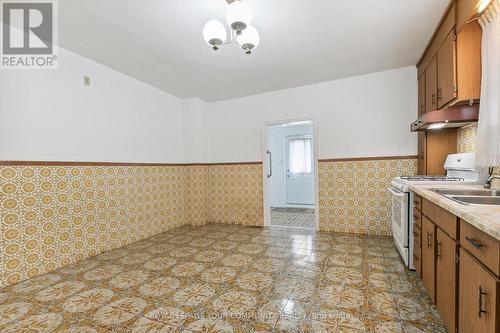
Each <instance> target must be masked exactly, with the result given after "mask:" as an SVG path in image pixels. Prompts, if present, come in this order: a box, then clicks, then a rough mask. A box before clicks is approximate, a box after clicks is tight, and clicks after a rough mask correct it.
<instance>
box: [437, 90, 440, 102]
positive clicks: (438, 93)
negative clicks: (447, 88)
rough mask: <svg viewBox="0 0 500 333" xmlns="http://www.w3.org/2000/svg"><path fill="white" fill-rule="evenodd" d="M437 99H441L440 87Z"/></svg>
mask: <svg viewBox="0 0 500 333" xmlns="http://www.w3.org/2000/svg"><path fill="white" fill-rule="evenodd" d="M437 100H438V101H440V100H441V89H440V88H438V93H437Z"/></svg>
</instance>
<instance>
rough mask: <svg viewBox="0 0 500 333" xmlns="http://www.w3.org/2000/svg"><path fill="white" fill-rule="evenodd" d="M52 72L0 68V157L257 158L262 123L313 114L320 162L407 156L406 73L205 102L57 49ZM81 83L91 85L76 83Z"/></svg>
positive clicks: (412, 141) (412, 150)
mask: <svg viewBox="0 0 500 333" xmlns="http://www.w3.org/2000/svg"><path fill="white" fill-rule="evenodd" d="M59 59H60V63H59V64H60V67H59V69H58V70H50V71H45V70H24V71H8V70H2V71H0V160H50V161H52V160H54V161H98V162H105V161H110V162H231V161H236V162H237V161H260V160H262V137H263V125H264V123H265V122H267V121H275V120H288V119H295V118H302V117H315V118H316V119H317V123H318V137H317V144H318V147H319V157H320V158H339V157H363V156H390V155H414V154H416V151H417V148H416V144H417V143H416V137H415V135H414V134H411V133H410V132H409V124H410V123H411V122H412V121H413V120H414V118H415V115H416V113H417V112H416V105H417V80H416V69H415V68H414V67H406V68H401V69H397V70H390V71H386V72H379V73H374V74H368V75H363V76H358V77H352V78H348V79H342V80H337V81H331V82H327V83H321V84H315V85H310V86H304V87H300V88H293V89H287V90H281V91H276V92H271V93H265V94H259V95H255V96H250V97H245V98H240V99H234V100H227V101H223V102H214V103H206V102H204V101H202V100H200V99H196V98H193V99H187V100H181V99H178V98H176V97H174V96H171V95H169V94H167V93H165V92H163V91H160V90H158V89H156V88H154V87H152V86H149V85H147V84H144V83H142V82H140V81H137V80H135V79H133V78H131V77H129V76H126V75H124V74H122V73H119V72H117V71H115V70H112V69H110V68H108V67H105V66H103V65H101V64H98V63H96V62H94V61H91V60H89V59H86V58H84V57H82V56H79V55H77V54H75V53H72V52H69V51H66V50H64V49H62V48H61V49H60V56H59ZM83 75H88V76H90V77H91V80H92V81H91V87H90V88H88V87H85V86H84V85H83Z"/></svg>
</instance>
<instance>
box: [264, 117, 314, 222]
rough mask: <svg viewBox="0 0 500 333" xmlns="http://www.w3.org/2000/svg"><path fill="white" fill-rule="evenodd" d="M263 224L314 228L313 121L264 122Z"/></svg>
mask: <svg viewBox="0 0 500 333" xmlns="http://www.w3.org/2000/svg"><path fill="white" fill-rule="evenodd" d="M264 132H265V133H264V137H265V140H264V142H265V159H264V169H265V170H266V172H265V175H264V185H265V186H264V192H265V193H264V198H265V212H264V215H265V216H264V218H265V225H266V226H272V227H288V228H302V229H313V230H314V229H318V228H317V226H318V217H317V209H316V207H317V205H316V197H317V195H316V192H317V188H316V187H317V186H316V184H317V179H316V178H317V157H316V142H315V122H314V120H294V121H283V122H275V123H269V124H266V126H265V129H264Z"/></svg>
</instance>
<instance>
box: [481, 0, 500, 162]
mask: <svg viewBox="0 0 500 333" xmlns="http://www.w3.org/2000/svg"><path fill="white" fill-rule="evenodd" d="M499 15H500V0H493V2H492V4H491V5H490V7H489V8H488V9H487V10H486V12H485V13H484V14H483V15H482V16H481V18H480V19H479V23H480V24H481V27H482V29H483V41H482V55H481V56H482V66H483V68H482V82H481V105H480V109H479V129H478V139H477V140H478V141H477V146H478V149H477V162H478V164H479V165H480V166H495V165H500V18H499Z"/></svg>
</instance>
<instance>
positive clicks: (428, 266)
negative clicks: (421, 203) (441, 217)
mask: <svg viewBox="0 0 500 333" xmlns="http://www.w3.org/2000/svg"><path fill="white" fill-rule="evenodd" d="M435 230H436V226H435V225H434V224H433V223H432V222H431V221H430V220H429V219H428V218H427V217H425V216H423V217H422V281H423V283H424V287H425V289H427V293H429V296H430V297H431V298H432V301H433V302H434V304H436V292H435V287H436V286H435V279H436V266H435V263H436V261H435V260H434V258H435V237H436V235H435Z"/></svg>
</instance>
